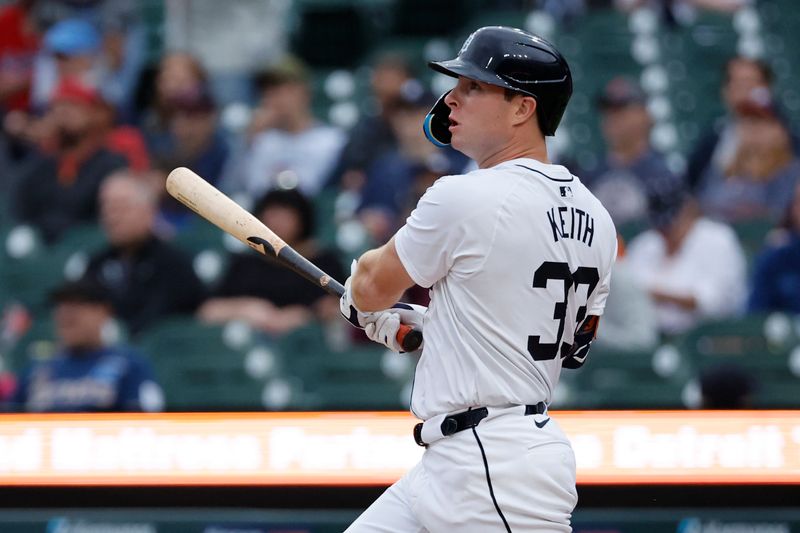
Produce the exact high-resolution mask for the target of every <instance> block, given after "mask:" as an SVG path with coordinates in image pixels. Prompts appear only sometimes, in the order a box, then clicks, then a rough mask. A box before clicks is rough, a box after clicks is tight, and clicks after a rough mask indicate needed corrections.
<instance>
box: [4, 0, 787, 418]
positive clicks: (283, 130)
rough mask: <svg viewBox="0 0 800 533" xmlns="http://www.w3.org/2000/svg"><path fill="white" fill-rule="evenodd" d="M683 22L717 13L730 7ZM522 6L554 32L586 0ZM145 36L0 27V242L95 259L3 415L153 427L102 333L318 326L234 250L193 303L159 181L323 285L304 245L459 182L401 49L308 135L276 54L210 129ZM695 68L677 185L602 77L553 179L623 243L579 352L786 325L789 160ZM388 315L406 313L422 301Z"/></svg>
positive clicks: (731, 78) (101, 14)
mask: <svg viewBox="0 0 800 533" xmlns="http://www.w3.org/2000/svg"><path fill="white" fill-rule="evenodd" d="M686 3H690V4H698V5H700V7H706V8H713V9H721V10H733V9H735V8H736V7H739V4H742V3H743V2H733V1H729V2H726V1H723V0H718V1H716V2H712V1H710V0H708V1H706V2H686ZM538 4H539V5H540V6H541V7H542V8H543V9H550V10H552V11H554V12H557V13H559V14H560V15H561V16H564V17H566V18H568V17H569V16H580V15H581V14H585V11H586V9H588V8H587V4H591V2H588V3H587V2H552V3H551V2H540V3H538ZM618 4H620V5H621V6H620V7H621V8H623V9H632V8H634V7H637V6H639V5H641V4H647V2H633V1H630V2H618ZM667 4H669V5H670V6H672V7H676V5H677V4H681V2H668V3H667ZM570 6H573V7H575V9H572V10H570V9H569V8H570ZM145 34H146V32H145V27H144V22H143V20H142V17H141V13H140V12H139V9H138V3H137V2H132V1H131V2H128V1H124V0H105V1H103V0H81V1H74V0H40V1H35V0H27V1H26V0H21V1H16V2H10V3H6V4H5V5H3V7H0V116H2V130H1V131H0V199H1V200H0V201H1V202H2V205H0V222H2V224H3V226H4V227H15V226H20V225H25V226H28V227H30V228H32V229H33V230H34V231H35V233H36V234H37V235H39V236H40V238H41V239H42V240H43V242H45V243H46V244H47V245H48V246H56V245H57V244H58V243H59V241H61V240H62V239H63V238H65V235H68V234H69V232H70V231H71V230H72V229H73V228H76V227H81V226H84V225H99V226H100V227H101V228H102V231H103V234H104V238H105V243H104V245H103V246H102V247H101V249H99V250H96V251H95V252H94V253H93V255H92V256H91V257H90V258H88V261H87V263H86V265H85V266H84V268H82V269H81V272H80V274H79V275H77V276H73V279H67V280H63V282H61V280H58V281H59V284H58V288H57V289H56V290H54V291H52V292H51V293H50V298H49V307H50V311H49V312H51V313H52V320H53V322H54V324H55V328H56V333H57V337H58V340H59V349H58V351H57V353H56V354H54V356H53V357H51V358H49V359H46V360H42V361H36V362H34V363H32V364H31V365H29V366H28V367H27V368H25V369H24V370H21V371H20V372H19V373H18V374H17V375H13V376H8V375H7V376H6V379H4V380H2V381H0V396H2V395H5V396H6V397H7V398H8V399H9V400H10V405H11V406H12V408H13V409H18V410H30V411H77V410H120V409H124V410H157V409H160V408H161V407H162V406H163V398H162V393H161V391H160V390H159V388H158V385H157V384H156V379H155V377H154V374H153V371H152V369H151V368H150V364H149V363H148V361H147V356H146V354H140V353H137V352H136V351H135V350H132V349H130V348H128V347H127V346H126V345H125V344H123V343H121V342H120V341H119V338H120V337H119V336H118V335H117V336H114V335H112V334H110V333H109V328H108V323H109V320H110V319H112V318H113V319H114V321H115V323H117V324H118V325H120V326H121V327H122V328H123V329H124V330H125V331H126V332H127V336H128V338H130V339H134V340H135V339H136V338H137V336H138V335H141V334H142V333H143V332H146V331H147V330H148V329H149V328H151V327H152V326H153V325H155V324H158V323H159V321H162V320H163V319H165V318H166V317H170V316H176V315H183V316H193V317H195V318H196V319H197V320H199V321H202V322H205V323H209V324H222V323H226V322H229V321H233V320H237V321H242V322H245V323H247V324H248V325H249V326H250V327H251V328H253V329H254V330H256V331H259V332H261V333H262V334H263V335H264V336H265V337H267V338H272V337H276V336H281V335H284V334H286V333H288V332H291V331H294V330H296V329H297V328H300V327H303V326H305V325H307V324H309V323H325V324H329V323H335V322H336V321H337V320H338V319H337V316H338V310H337V309H338V307H337V302H336V300H335V299H334V298H333V297H331V296H327V295H325V293H323V292H322V291H321V290H318V289H316V288H315V287H313V286H312V285H310V284H308V283H307V282H305V281H303V280H302V279H300V278H299V277H297V276H296V275H294V274H293V273H291V272H289V271H287V270H285V269H283V268H282V267H280V266H278V265H276V264H267V263H265V262H264V261H262V260H261V259H260V258H259V257H258V256H256V255H255V254H252V253H251V252H249V251H248V250H244V251H233V252H230V256H229V257H228V258H227V260H226V261H225V265H226V266H225V268H224V271H223V272H222V273H221V274H220V276H218V278H217V279H216V280H215V281H214V282H213V283H208V282H207V281H206V280H204V279H201V276H199V275H198V273H197V272H196V270H195V265H194V264H193V260H192V259H193V258H192V257H191V256H190V255H189V254H188V253H187V251H186V250H185V249H183V248H181V247H180V246H179V245H178V244H177V243H178V242H179V241H180V239H181V236H182V235H184V234H185V232H187V231H189V230H190V229H191V227H192V226H193V224H196V219H197V217H196V216H195V215H193V214H192V213H191V212H189V211H188V210H186V209H185V208H183V207H182V206H181V205H180V204H178V203H177V202H176V201H175V200H173V199H172V198H171V197H169V196H168V195H167V194H166V191H165V179H166V176H167V174H168V173H169V171H170V170H172V169H173V168H176V167H178V166H186V167H189V168H191V169H193V170H194V171H195V172H197V173H198V174H199V175H201V176H202V177H203V178H205V179H206V180H207V181H209V182H210V183H212V184H214V185H215V186H217V187H219V188H220V189H222V190H223V191H225V192H226V193H228V194H229V195H231V196H233V197H234V198H236V199H237V200H238V201H240V202H241V203H242V204H243V205H246V206H247V207H248V208H250V210H251V211H252V212H253V213H254V214H255V215H256V216H257V217H258V218H260V219H261V220H262V221H264V222H265V223H266V224H267V226H269V227H270V228H272V229H273V230H274V231H275V232H276V233H277V234H278V235H279V236H281V237H282V238H283V239H284V240H285V241H286V242H287V243H289V244H290V245H291V246H292V247H293V248H295V249H296V250H297V251H298V252H300V253H301V254H302V255H304V256H305V257H308V258H309V259H311V260H312V261H314V262H315V263H316V264H317V265H318V266H320V267H321V268H322V269H323V270H325V271H326V272H328V273H329V274H331V275H332V276H333V277H334V278H336V279H339V280H343V279H344V277H345V274H344V269H343V266H344V265H345V264H346V259H347V257H346V255H347V254H345V253H342V250H340V249H337V247H336V246H335V245H334V244H331V242H322V241H320V240H319V239H317V238H316V237H318V236H319V235H320V231H321V230H320V225H321V224H337V225H338V226H339V227H343V226H345V225H348V227H356V228H359V231H360V233H358V235H360V238H361V243H362V245H363V247H366V246H370V245H375V244H380V243H383V242H385V241H386V240H387V239H388V238H389V237H391V235H392V234H393V233H394V232H395V231H396V230H397V229H398V228H399V227H400V226H401V225H402V224H403V222H404V220H405V217H406V216H407V215H408V213H409V212H410V210H411V209H412V208H413V207H414V205H415V204H416V201H417V199H418V198H419V197H420V196H421V195H422V194H423V193H424V191H425V190H426V189H427V187H429V186H430V185H431V184H432V183H433V182H434V181H435V180H436V179H437V178H439V177H441V176H443V175H448V174H458V173H461V172H465V171H468V170H470V169H472V168H474V164H473V163H472V162H471V161H469V160H468V159H466V158H465V157H464V156H463V155H461V154H460V153H457V152H455V151H453V150H451V149H441V148H437V147H435V146H433V145H432V144H431V143H429V142H428V141H427V140H426V139H425V138H424V136H423V134H422V129H421V124H422V122H423V119H424V117H425V114H426V113H427V111H428V110H429V109H430V107H431V105H432V104H433V103H434V102H435V99H436V96H437V95H435V94H433V93H432V92H431V90H430V89H429V88H428V87H427V86H426V85H425V84H424V83H423V82H422V81H420V80H419V79H417V78H416V74H417V72H419V71H422V70H423V68H424V65H418V64H414V63H413V61H412V60H411V59H410V58H409V57H407V56H404V55H403V54H402V53H400V52H394V51H392V52H387V53H384V54H381V55H378V56H376V57H375V58H374V59H372V60H371V61H370V63H369V65H368V66H369V72H370V91H371V92H370V95H369V99H370V101H369V102H368V103H367V105H366V106H365V107H366V108H368V109H370V110H371V111H370V112H365V113H362V114H361V116H360V118H359V119H358V120H357V121H356V122H355V123H354V124H353V125H352V126H350V127H349V128H343V127H340V126H337V125H334V124H330V123H328V122H326V121H325V120H324V119H323V118H322V117H319V116H316V115H315V113H314V112H313V110H314V102H315V98H316V97H317V95H316V94H315V92H314V85H313V84H312V71H311V70H310V68H309V67H308V65H306V64H304V63H303V61H301V60H300V59H298V58H297V57H294V56H292V55H289V54H286V55H283V56H282V57H279V58H276V59H275V60H274V61H270V62H269V63H268V64H265V65H264V67H263V68H262V69H260V70H258V71H253V72H250V73H249V76H248V77H247V80H246V81H247V82H248V84H249V86H250V87H251V88H252V93H253V94H254V95H255V97H254V98H253V99H252V101H251V102H249V108H248V110H247V113H245V115H244V116H245V117H246V118H245V119H244V120H243V121H242V120H240V121H239V122H240V123H241V124H239V127H231V126H230V124H231V123H232V122H234V121H227V123H226V121H223V120H222V119H221V117H222V109H221V107H222V106H221V104H220V103H219V102H218V98H217V96H216V95H215V90H214V72H210V71H208V70H206V67H205V66H204V63H203V61H202V60H201V58H200V57H198V55H196V54H193V53H190V52H187V51H185V50H180V49H175V50H167V51H165V52H164V53H163V54H162V55H161V56H160V58H159V60H158V62H157V64H155V65H153V64H148V62H147V48H146V47H147V42H146V38H145ZM714 68H719V69H720V71H721V73H722V75H721V79H722V84H721V86H720V88H719V98H720V99H721V101H722V102H723V103H724V107H725V110H726V112H725V114H724V116H721V117H719V120H717V121H716V122H715V123H714V124H710V125H707V126H708V130H707V132H706V134H705V135H703V136H702V138H701V140H700V141H699V142H698V143H697V144H696V146H695V147H694V148H693V150H692V151H691V153H687V154H686V156H687V161H688V165H687V168H686V171H685V172H675V171H674V170H671V169H672V168H673V167H672V166H671V165H669V164H668V163H667V161H666V158H665V155H664V154H662V153H659V151H658V150H657V149H655V148H654V147H653V146H652V144H651V143H650V141H649V139H650V137H651V135H650V133H651V128H652V127H653V120H652V118H651V116H650V113H649V111H648V106H647V95H646V94H645V92H644V91H643V90H642V88H641V87H640V86H639V84H638V82H637V80H635V79H631V78H627V77H623V76H617V77H614V78H613V79H611V81H610V82H609V83H608V84H607V85H606V86H605V87H604V89H603V90H602V91H601V93H600V94H598V95H597V99H596V102H595V105H596V112H597V116H598V120H599V122H600V125H601V131H602V135H603V139H604V142H605V153H603V154H598V156H599V157H598V161H599V162H600V163H599V164H598V165H595V166H594V167H592V168H580V166H579V165H578V164H577V163H573V162H571V161H569V160H568V159H567V158H566V157H565V158H564V160H561V161H556V162H557V163H563V164H565V165H566V166H567V167H568V168H569V169H570V170H571V171H572V172H573V173H574V174H576V175H577V176H579V177H580V178H581V179H582V180H583V181H584V183H586V184H587V185H588V186H589V187H590V189H592V190H593V191H594V193H595V194H596V195H597V196H598V197H599V198H600V199H601V200H602V201H603V203H604V204H605V205H606V207H607V208H608V210H609V212H610V213H611V215H612V217H613V218H614V221H615V223H616V224H617V226H618V228H630V227H637V228H638V231H636V232H633V233H632V234H631V235H629V236H630V238H629V239H623V237H622V235H621V236H620V252H619V260H618V263H617V267H616V269H615V271H614V280H613V290H612V293H611V297H610V299H609V303H608V309H607V313H606V316H605V317H604V319H603V323H602V325H601V328H600V337H599V340H598V344H601V345H605V346H607V347H611V348H613V349H617V350H620V351H625V350H631V351H636V350H646V349H651V348H654V347H655V346H656V345H657V343H658V342H659V341H660V340H661V339H663V338H668V337H670V336H675V335H680V334H683V333H685V332H687V331H689V330H690V329H691V328H693V327H695V326H697V325H698V324H701V323H703V322H704V321H709V320H717V319H723V318H725V317H734V316H739V315H742V314H745V313H765V312H770V311H781V312H786V313H792V314H797V313H800V177H799V176H800V159H799V158H798V154H800V152H799V151H798V150H799V149H800V148H799V147H800V140H798V137H797V136H796V135H795V133H794V132H793V131H792V128H791V125H790V123H789V121H788V117H787V116H786V115H785V114H784V112H783V110H782V108H781V105H780V102H779V101H778V100H777V98H776V94H775V92H774V91H773V90H772V83H773V76H772V72H771V68H770V65H769V64H768V63H766V62H764V61H761V60H758V59H753V58H749V57H743V56H736V57H731V58H730V60H729V61H728V62H727V63H726V64H724V65H718V66H715V67H714ZM325 195H328V196H329V197H331V196H332V197H335V208H336V209H335V215H334V217H333V220H323V221H320V220H319V214H320V209H319V205H318V200H319V198H321V197H323V196H325ZM750 222H760V223H764V224H768V225H769V226H770V227H771V228H772V230H771V231H770V232H769V233H768V234H767V237H766V238H765V240H764V242H763V243H761V244H762V249H761V250H760V251H758V253H757V254H756V255H755V257H753V258H752V259H750V258H748V256H747V254H746V252H745V250H744V248H743V246H742V243H741V242H740V240H739V237H738V236H737V232H736V231H735V229H734V228H735V227H736V226H737V225H739V224H746V223H750ZM350 251H352V249H351V250H350ZM407 299H408V300H411V301H414V302H417V303H423V304H424V303H427V302H426V299H427V290H425V288H417V289H415V290H412V291H410V293H409V294H408V295H407ZM13 303H14V302H10V303H9V302H5V305H6V307H5V309H4V311H5V314H4V315H3V316H4V319H3V320H4V322H3V330H4V331H5V330H7V329H9V327H10V326H9V323H10V321H12V319H15V317H16V316H17V315H14V316H12V313H10V312H9V309H12V308H13V309H15V310H16V312H17V313H18V312H19V308H18V306H12V305H11V304H13ZM29 314H30V315H31V316H30V320H37V319H40V318H41V317H40V316H36V313H35V312H34V311H32V310H31V311H29ZM15 320H16V321H17V322H20V321H19V320H18V319H15ZM17 322H15V323H17ZM22 322H24V321H22ZM352 337H353V338H352V339H350V340H351V341H352V342H360V341H362V339H360V338H358V337H357V335H356V334H353V335H352Z"/></svg>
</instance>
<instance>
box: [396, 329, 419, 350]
mask: <svg viewBox="0 0 800 533" xmlns="http://www.w3.org/2000/svg"><path fill="white" fill-rule="evenodd" d="M396 338H397V343H398V344H399V345H400V346H402V347H403V351H404V352H413V351H414V350H417V349H418V348H419V347H420V345H421V344H422V330H419V329H414V328H412V327H411V326H407V325H405V324H400V329H398V330H397V337H396Z"/></svg>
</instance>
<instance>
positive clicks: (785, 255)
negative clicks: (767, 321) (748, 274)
mask: <svg viewBox="0 0 800 533" xmlns="http://www.w3.org/2000/svg"><path fill="white" fill-rule="evenodd" d="M780 230H781V231H780V233H779V234H778V235H777V238H776V239H775V240H776V241H777V242H776V243H775V244H774V245H771V246H768V247H767V248H766V249H764V250H763V251H762V252H761V253H760V254H759V256H758V257H757V258H756V259H755V261H754V268H753V277H752V282H751V283H750V287H751V288H752V292H751V293H750V301H749V303H748V310H749V311H750V312H755V313H757V312H769V311H782V312H785V313H792V314H797V315H800V184H798V185H797V186H795V191H794V195H793V201H792V203H791V205H790V206H789V208H788V209H787V211H786V216H785V217H784V220H783V222H782V223H781V225H780Z"/></svg>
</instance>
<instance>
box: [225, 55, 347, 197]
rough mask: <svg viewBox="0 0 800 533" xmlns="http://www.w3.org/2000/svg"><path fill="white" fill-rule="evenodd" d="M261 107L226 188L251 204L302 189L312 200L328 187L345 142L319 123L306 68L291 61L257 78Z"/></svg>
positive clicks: (330, 127) (335, 132)
mask: <svg viewBox="0 0 800 533" xmlns="http://www.w3.org/2000/svg"><path fill="white" fill-rule="evenodd" d="M259 86H260V87H261V101H260V103H259V106H258V108H257V109H256V110H255V111H254V113H253V120H252V122H251V124H250V128H249V135H250V136H251V138H252V141H251V142H250V144H249V146H248V147H247V148H246V149H245V152H244V153H243V154H242V155H241V156H240V160H239V161H237V162H236V164H235V165H234V166H233V168H232V170H231V173H230V175H229V177H228V178H227V180H226V184H225V188H226V189H227V190H229V191H231V192H244V193H246V194H248V195H249V196H251V197H252V198H257V197H259V196H261V195H262V194H263V193H264V192H265V191H267V190H269V189H271V188H273V187H275V186H280V187H295V186H296V187H298V188H299V189H300V190H301V191H302V192H303V193H304V194H306V195H308V196H309V197H314V196H315V195H316V194H317V192H319V190H320V189H321V188H322V187H323V185H325V180H326V179H327V178H328V176H329V175H330V173H331V171H332V170H333V166H334V165H335V164H336V159H337V158H338V157H339V153H340V151H341V149H342V146H343V145H344V142H345V136H344V133H343V132H342V131H341V130H339V129H338V128H335V127H333V126H329V125H326V124H323V123H321V122H319V121H317V120H316V119H315V118H314V115H313V113H312V111H311V87H310V85H309V74H308V72H307V70H306V67H305V65H303V64H302V63H300V61H299V60H297V59H295V58H292V57H287V58H285V59H284V60H283V61H282V62H281V63H279V64H278V65H276V66H275V67H274V68H272V69H271V70H269V71H267V72H265V73H263V74H262V75H260V76H259Z"/></svg>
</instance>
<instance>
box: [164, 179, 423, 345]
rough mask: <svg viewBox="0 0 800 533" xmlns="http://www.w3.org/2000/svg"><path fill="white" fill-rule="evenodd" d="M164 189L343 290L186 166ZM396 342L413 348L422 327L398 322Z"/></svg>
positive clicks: (262, 249)
mask: <svg viewBox="0 0 800 533" xmlns="http://www.w3.org/2000/svg"><path fill="white" fill-rule="evenodd" d="M167 191H168V192H169V194H171V195H172V196H174V197H175V198H176V199H177V200H178V201H180V202H181V203H182V204H183V205H185V206H186V207H188V208H189V209H191V210H192V211H194V212H195V213H197V214H198V215H200V216H201V217H203V218H205V219H206V220H208V221H209V222H211V223H212V224H214V225H215V226H217V227H218V228H220V229H221V230H222V231H224V232H226V233H229V234H231V235H233V236H234V237H236V238H237V239H239V240H240V241H242V242H243V243H245V244H246V245H248V246H249V247H250V248H252V249H253V250H255V251H257V252H258V253H260V254H262V255H264V256H271V257H274V258H276V259H277V260H278V261H279V262H280V263H281V264H283V265H284V266H286V267H288V268H290V269H292V270H294V271H295V272H297V273H298V274H300V275H301V276H302V277H304V278H306V279H307V280H308V281H310V282H311V283H313V284H315V285H317V286H318V287H320V288H322V289H323V290H325V291H326V292H328V293H329V294H333V295H334V296H337V297H341V296H342V293H344V287H342V284H341V283H339V282H338V281H336V280H335V279H333V278H331V277H330V276H329V275H327V274H326V273H325V272H323V271H322V270H320V269H319V268H317V266H316V265H314V264H313V263H312V262H311V261H309V260H308V259H306V258H305V257H303V256H302V255H300V254H299V253H297V252H296V251H295V250H294V249H293V248H292V247H291V246H289V245H288V244H286V243H285V242H284V241H283V240H282V239H281V238H280V237H278V236H277V235H275V233H273V232H272V230H270V229H269V228H268V227H267V226H265V225H264V224H263V223H262V222H261V221H260V220H258V219H257V218H256V217H254V216H253V215H252V214H250V213H248V212H247V211H246V210H245V209H244V208H243V207H242V206H240V205H239V204H237V203H236V202H234V201H233V200H231V199H230V198H228V197H227V196H225V195H224V194H223V193H222V192H220V191H219V190H218V189H216V188H215V187H214V186H213V185H211V184H210V183H208V182H207V181H206V180H204V179H203V178H201V177H200V176H198V175H197V174H195V173H194V172H192V171H191V170H189V169H188V168H185V167H178V168H176V169H175V170H173V171H172V172H170V173H169V176H168V177H167ZM397 342H398V343H399V344H400V345H401V346H402V347H403V350H404V351H406V352H413V351H414V350H416V349H417V348H419V346H420V344H422V331H420V330H417V329H413V328H411V327H410V326H406V325H401V326H400V329H399V330H398V331H397Z"/></svg>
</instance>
